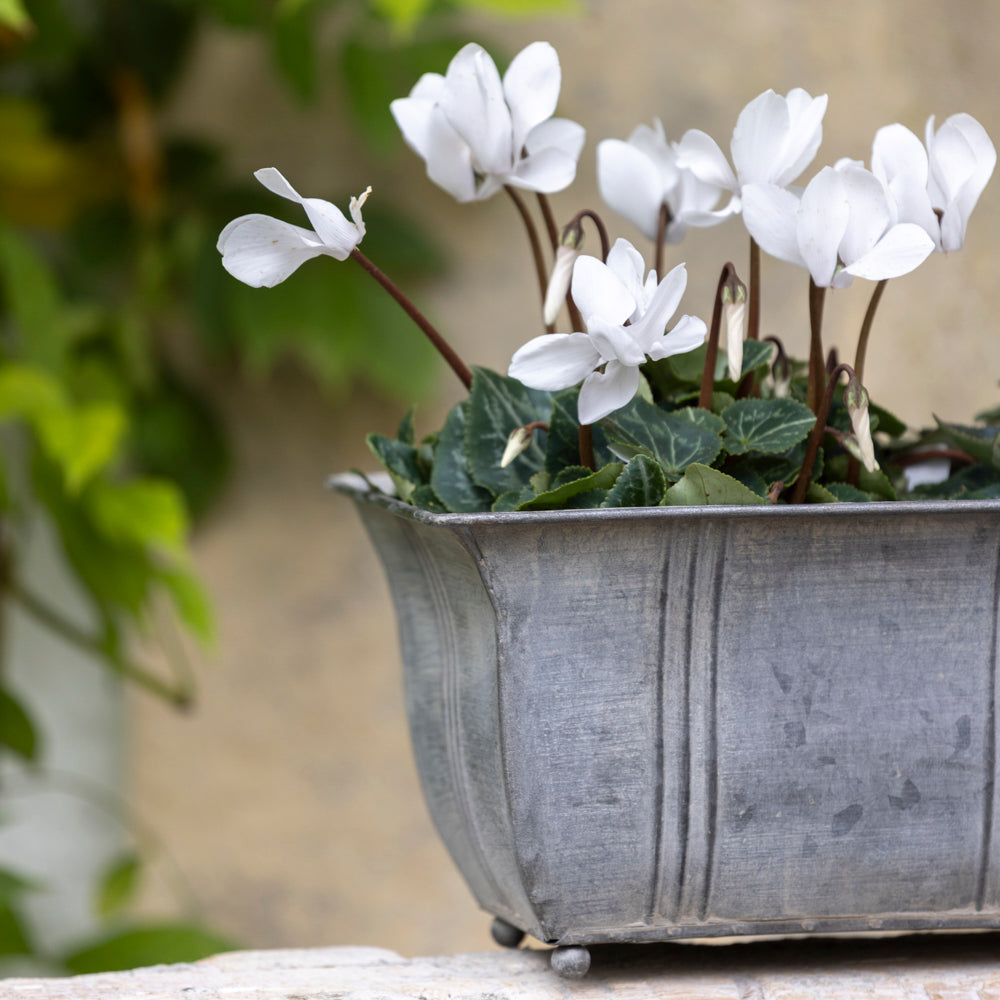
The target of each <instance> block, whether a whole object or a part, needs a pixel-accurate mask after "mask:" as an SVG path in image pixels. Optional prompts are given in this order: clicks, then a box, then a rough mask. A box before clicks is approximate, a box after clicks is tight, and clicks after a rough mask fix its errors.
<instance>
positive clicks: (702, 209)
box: [597, 119, 729, 243]
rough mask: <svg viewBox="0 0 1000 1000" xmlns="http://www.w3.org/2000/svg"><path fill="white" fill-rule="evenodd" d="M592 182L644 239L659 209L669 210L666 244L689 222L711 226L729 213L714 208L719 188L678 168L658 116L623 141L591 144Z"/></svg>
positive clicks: (652, 234)
mask: <svg viewBox="0 0 1000 1000" xmlns="http://www.w3.org/2000/svg"><path fill="white" fill-rule="evenodd" d="M597 183H598V185H599V187H600V189H601V197H602V198H603V199H604V200H605V202H607V204H608V206H609V207H610V208H611V209H612V210H613V211H615V212H617V213H618V214H619V215H621V216H622V217H623V218H625V219H627V220H628V221H629V222H631V223H632V225H634V226H635V227H636V228H637V229H639V230H640V231H641V232H642V234H643V235H644V236H645V237H646V238H647V239H650V240H655V239H656V238H657V232H658V230H659V224H660V209H661V207H662V206H663V205H666V206H667V208H668V209H669V210H670V215H669V222H668V225H667V231H666V240H667V242H668V243H679V242H680V241H681V240H682V239H683V238H684V234H685V233H686V232H687V230H688V229H689V227H691V226H711V225H715V224H716V223H718V222H722V221H723V219H725V218H726V216H727V215H728V214H729V212H728V211H725V210H723V211H716V206H717V205H718V203H719V199H720V197H721V195H722V194H723V193H724V191H725V189H724V188H723V187H721V186H720V185H718V184H710V183H708V182H706V181H702V180H699V178H698V177H696V176H695V174H694V173H693V172H692V171H690V170H687V169H685V168H684V167H680V166H678V163H677V146H676V143H668V142H667V140H666V136H665V135H664V133H663V125H662V124H661V123H660V121H659V119H657V120H656V121H654V122H653V127H652V128H650V127H649V126H648V125H640V126H638V127H637V128H636V129H634V130H633V132H632V134H631V135H630V136H629V137H628V140H627V141H625V142H623V141H622V140H621V139H605V140H603V141H602V142H600V143H598V145H597Z"/></svg>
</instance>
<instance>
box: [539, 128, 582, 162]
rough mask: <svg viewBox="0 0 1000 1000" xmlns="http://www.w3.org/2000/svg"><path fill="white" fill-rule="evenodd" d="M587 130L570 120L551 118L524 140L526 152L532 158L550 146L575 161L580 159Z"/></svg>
mask: <svg viewBox="0 0 1000 1000" xmlns="http://www.w3.org/2000/svg"><path fill="white" fill-rule="evenodd" d="M586 138H587V130H586V129H585V128H584V127H583V126H582V125H578V124H577V123H576V122H573V121H570V120H569V119H568V118H550V119H549V120H548V121H544V122H542V123H541V125H536V126H535V128H533V129H532V130H531V131H530V132H529V133H528V135H527V137H526V138H525V140H524V149H525V152H526V153H528V155H529V156H530V155H531V154H532V153H537V152H538V151H539V150H542V149H548V148H549V147H550V146H551V147H554V148H555V149H558V150H561V151H562V152H563V153H565V154H566V155H567V156H569V157H571V158H572V159H574V160H579V159H580V153H581V152H583V144H584V142H585V141H586Z"/></svg>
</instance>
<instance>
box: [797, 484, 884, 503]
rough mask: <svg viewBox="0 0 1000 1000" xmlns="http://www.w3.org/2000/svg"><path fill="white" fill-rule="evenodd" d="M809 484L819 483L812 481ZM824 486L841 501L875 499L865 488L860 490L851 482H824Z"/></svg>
mask: <svg viewBox="0 0 1000 1000" xmlns="http://www.w3.org/2000/svg"><path fill="white" fill-rule="evenodd" d="M809 485H810V487H812V486H815V485H817V484H815V483H810V484H809ZM823 488H824V489H825V490H826V491H827V492H828V493H831V494H832V495H833V498H834V499H835V500H838V501H840V502H841V503H863V502H865V501H868V500H871V499H873V497H872V495H871V494H869V493H865V491H864V490H859V489H858V488H857V487H856V486H851V485H850V484H849V483H824V486H823Z"/></svg>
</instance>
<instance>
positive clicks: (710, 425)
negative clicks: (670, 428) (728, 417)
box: [671, 406, 726, 434]
mask: <svg viewBox="0 0 1000 1000" xmlns="http://www.w3.org/2000/svg"><path fill="white" fill-rule="evenodd" d="M671 412H672V413H673V414H674V416H676V417H680V418H681V419H682V420H687V421H688V422H689V423H692V424H694V425H695V427H703V428H704V429H705V430H707V431H711V432H712V433H713V434H722V433H723V431H725V429H726V422H725V420H723V419H722V417H720V416H719V415H718V414H717V413H713V412H712V411H711V410H705V409H702V407H700V406H686V407H684V409H682V410H672V411H671Z"/></svg>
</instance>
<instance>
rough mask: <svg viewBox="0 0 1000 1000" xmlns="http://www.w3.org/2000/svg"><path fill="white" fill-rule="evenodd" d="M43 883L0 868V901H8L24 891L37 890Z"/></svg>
mask: <svg viewBox="0 0 1000 1000" xmlns="http://www.w3.org/2000/svg"><path fill="white" fill-rule="evenodd" d="M44 888H45V887H44V885H43V884H42V883H41V882H38V881H37V880H35V879H30V878H25V876H24V875H22V874H21V873H20V872H15V871H11V869H9V868H0V903H9V902H10V901H11V900H12V899H17V897H18V896H23V895H24V894H25V893H26V892H39V891H40V890H41V889H44Z"/></svg>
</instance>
